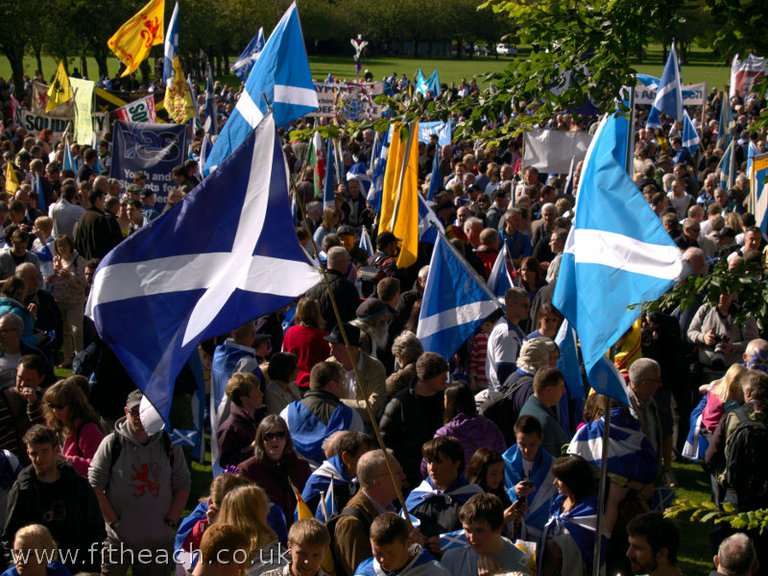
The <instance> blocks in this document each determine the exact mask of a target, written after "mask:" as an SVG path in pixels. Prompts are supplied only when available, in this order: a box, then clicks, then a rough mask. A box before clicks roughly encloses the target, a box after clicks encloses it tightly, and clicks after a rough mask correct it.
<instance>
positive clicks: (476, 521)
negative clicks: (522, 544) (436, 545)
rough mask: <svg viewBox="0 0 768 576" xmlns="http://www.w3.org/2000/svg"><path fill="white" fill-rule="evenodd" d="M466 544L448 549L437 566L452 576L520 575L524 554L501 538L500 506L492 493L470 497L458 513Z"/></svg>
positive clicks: (502, 526) (502, 520) (501, 507)
mask: <svg viewBox="0 0 768 576" xmlns="http://www.w3.org/2000/svg"><path fill="white" fill-rule="evenodd" d="M459 515H460V518H461V526H462V528H464V532H465V533H466V535H467V540H468V542H469V543H468V544H467V545H466V546H462V547H461V548H453V549H451V550H448V551H447V552H446V553H445V554H444V555H443V558H442V560H440V563H441V564H442V565H443V567H444V568H446V569H447V570H448V571H449V572H450V573H451V574H452V576H463V575H464V574H482V573H486V574H498V573H500V572H523V573H527V570H526V568H525V554H523V552H522V551H521V550H519V549H518V548H517V547H516V546H515V545H514V544H513V543H512V542H511V541H510V540H508V539H507V538H504V537H503V536H502V535H501V531H502V529H503V528H504V506H503V505H502V503H501V500H499V498H498V497H497V496H494V495H493V494H476V495H475V496H472V498H470V499H469V500H468V501H467V503H466V504H464V506H462V508H461V512H460V514H459Z"/></svg>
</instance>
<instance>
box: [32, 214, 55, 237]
mask: <svg viewBox="0 0 768 576" xmlns="http://www.w3.org/2000/svg"><path fill="white" fill-rule="evenodd" d="M35 228H37V229H38V230H41V231H42V232H44V233H45V235H46V236H49V235H50V234H51V231H52V230H53V220H51V219H50V218H49V217H48V216H38V217H37V218H35Z"/></svg>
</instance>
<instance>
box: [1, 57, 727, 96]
mask: <svg viewBox="0 0 768 576" xmlns="http://www.w3.org/2000/svg"><path fill="white" fill-rule="evenodd" d="M514 61H515V58H513V57H506V56H501V57H499V58H496V57H493V56H486V57H476V58H473V59H471V60H457V59H455V58H448V59H416V58H385V57H382V58H366V59H364V60H363V69H366V68H367V69H369V70H370V71H371V72H372V73H373V76H374V78H375V79H377V80H381V79H382V78H384V77H385V76H388V75H390V74H392V72H397V73H398V75H401V74H403V73H405V74H407V75H408V76H409V77H413V75H415V74H416V70H418V69H419V68H421V69H422V71H423V72H424V75H425V76H428V75H429V74H431V73H432V70H434V69H437V71H438V74H439V76H440V81H441V82H446V83H448V84H450V83H452V82H455V83H457V84H458V83H459V82H460V81H461V79H462V78H466V79H467V80H470V79H471V78H472V77H473V76H474V75H476V74H485V73H488V72H500V71H502V70H504V69H506V68H507V67H508V66H510V65H512V64H513V63H514ZM25 65H26V68H25V70H26V72H27V74H29V75H32V74H33V73H34V71H35V68H36V63H35V59H34V58H33V57H32V56H28V57H27V58H26V59H25ZM56 65H57V62H56V61H55V60H54V59H53V58H52V57H50V56H46V57H43V76H44V77H45V78H50V77H51V76H52V75H53V73H54V72H55V70H56ZM108 65H109V71H110V73H111V74H112V75H115V74H117V71H118V61H117V59H116V58H110V59H109V64H108ZM634 65H635V67H636V69H637V70H638V72H642V73H644V74H650V75H652V76H661V73H662V70H663V68H664V66H663V64H662V62H661V51H660V49H653V48H652V49H649V51H648V58H647V59H646V60H645V61H644V62H643V63H642V64H641V63H635V64H634ZM74 67H78V68H79V67H80V60H79V59H71V60H70V63H69V68H70V70H72V69H73V68H74ZM310 67H311V69H312V75H313V76H314V77H315V78H316V79H318V80H320V79H323V78H325V77H326V76H327V75H328V74H332V75H334V76H336V77H338V78H343V79H349V80H352V79H354V78H355V66H354V63H353V61H352V57H351V55H350V56H317V57H312V58H310ZM97 70H98V68H97V66H96V62H95V61H94V60H93V59H89V63H88V71H89V72H90V77H91V78H92V79H93V78H95V77H96V74H97ZM728 74H729V68H728V67H727V66H723V65H722V63H721V62H715V61H713V60H712V58H711V57H710V55H709V54H707V53H704V52H694V53H693V54H692V55H691V58H690V65H687V66H683V82H685V83H688V84H693V83H698V82H706V83H707V86H708V87H710V88H711V87H712V86H717V87H722V86H724V85H725V84H726V82H727V81H728ZM10 75H11V68H10V64H9V63H8V60H7V59H6V58H0V76H2V77H3V78H9V77H10ZM225 80H226V81H232V82H234V81H235V80H236V79H235V77H234V76H232V75H230V76H228V77H226V78H225Z"/></svg>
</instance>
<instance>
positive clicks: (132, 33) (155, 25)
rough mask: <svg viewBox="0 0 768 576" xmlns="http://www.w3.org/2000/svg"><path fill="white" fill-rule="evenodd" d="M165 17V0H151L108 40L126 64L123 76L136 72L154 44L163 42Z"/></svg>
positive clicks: (110, 47) (118, 56)
mask: <svg viewBox="0 0 768 576" xmlns="http://www.w3.org/2000/svg"><path fill="white" fill-rule="evenodd" d="M164 18H165V0H150V1H149V2H148V3H147V4H146V5H145V6H144V8H142V9H141V10H139V11H138V12H137V13H136V14H135V15H134V16H133V17H131V19H130V20H128V21H127V22H126V23H125V24H123V25H122V26H120V28H119V29H118V30H117V32H115V33H114V35H113V36H112V38H110V39H109V40H108V41H107V46H109V49H110V50H112V52H114V53H115V56H117V58H118V59H119V60H120V61H121V62H122V63H123V64H124V65H125V70H124V71H123V73H122V76H128V75H129V74H133V73H134V72H136V70H138V68H139V64H141V63H142V62H143V61H144V59H145V58H146V57H147V56H149V52H150V50H152V46H156V45H157V44H162V43H163V35H164V30H165V28H164V25H163V22H164Z"/></svg>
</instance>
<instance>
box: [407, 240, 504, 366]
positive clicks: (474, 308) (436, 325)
mask: <svg viewBox="0 0 768 576" xmlns="http://www.w3.org/2000/svg"><path fill="white" fill-rule="evenodd" d="M498 308H499V303H498V301H497V299H496V297H495V296H494V295H493V293H492V292H491V291H490V290H488V288H487V287H486V285H485V284H484V283H483V282H482V280H481V279H480V278H479V277H478V276H477V274H476V273H475V271H474V270H471V269H470V268H469V265H468V264H467V263H466V261H465V260H464V258H462V257H461V256H460V255H459V253H458V252H456V249H455V248H454V247H453V246H451V244H450V242H448V240H447V239H446V237H445V235H444V234H438V238H437V243H436V244H435V249H434V251H433V252H432V260H431V261H430V263H429V275H428V276H427V283H426V285H425V286H424V300H423V301H422V304H421V312H420V313H419V325H418V328H417V330H416V336H418V337H419V340H421V343H422V345H423V346H424V350H425V351H427V352H437V353H438V354H440V355H441V356H443V358H450V357H451V356H453V354H454V353H455V352H456V350H458V349H459V346H461V344H462V343H463V342H464V341H465V340H466V339H467V338H469V337H470V336H471V335H472V334H473V333H474V331H475V329H476V328H477V327H478V326H479V325H480V323H481V322H482V321H483V320H484V319H485V318H487V317H488V316H490V315H491V314H493V313H494V312H495V311H496V310H497V309H498Z"/></svg>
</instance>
